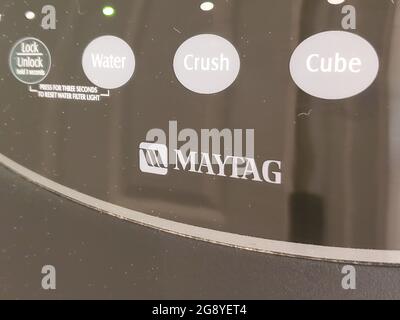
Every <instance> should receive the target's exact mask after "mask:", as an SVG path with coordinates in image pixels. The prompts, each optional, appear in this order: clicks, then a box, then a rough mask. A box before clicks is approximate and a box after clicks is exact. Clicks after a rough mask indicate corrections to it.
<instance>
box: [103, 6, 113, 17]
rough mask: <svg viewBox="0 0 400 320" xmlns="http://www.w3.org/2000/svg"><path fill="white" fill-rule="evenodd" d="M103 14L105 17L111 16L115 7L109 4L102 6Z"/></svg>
mask: <svg viewBox="0 0 400 320" xmlns="http://www.w3.org/2000/svg"><path fill="white" fill-rule="evenodd" d="M103 14H104V15H105V16H107V17H111V16H113V15H114V14H115V9H114V8H113V7H111V6H105V7H104V8H103Z"/></svg>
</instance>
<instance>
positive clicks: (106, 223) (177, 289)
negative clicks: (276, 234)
mask: <svg viewBox="0 0 400 320" xmlns="http://www.w3.org/2000/svg"><path fill="white" fill-rule="evenodd" d="M0 179H1V180H0V181H1V185H0V202H1V204H2V206H1V210H0V243H1V245H0V250H1V251H0V298H1V299H299V298H303V299H399V298H400V287H399V285H398V283H399V281H400V273H399V271H398V268H391V267H383V266H382V267H374V266H366V265H364V266H356V272H357V290H349V291H346V290H343V289H342V286H341V282H342V279H343V274H342V273H341V270H342V268H343V265H342V264H336V263H330V262H321V261H311V260H306V259H295V258H287V257H279V256H273V255H267V254H262V253H256V252H251V251H248V250H239V249H233V248H229V247H226V246H219V245H213V244H210V243H205V242H202V241H196V240H190V239H187V238H182V237H179V236H173V235H170V234H167V233H165V232H160V231H157V230H153V229H149V228H145V227H142V226H138V225H136V224H134V223H129V222H124V221H121V220H119V219H115V218H113V217H110V216H108V215H105V214H101V213H99V212H96V211H94V210H91V209H88V208H86V207H84V206H81V205H78V204H76V203H73V202H71V201H69V200H66V199H65V198H63V197H59V196H56V195H54V194H52V193H50V192H47V191H45V190H43V189H41V188H37V187H36V186H34V185H32V184H31V183H30V182H27V181H25V180H24V179H22V178H21V177H19V176H17V175H15V174H13V173H10V172H9V171H7V170H5V169H4V168H3V167H2V166H0ZM49 264H50V265H53V266H54V267H55V268H56V271H57V273H56V275H57V290H55V291H54V290H50V291H45V290H43V289H42V287H41V281H42V277H43V275H42V274H41V270H42V267H43V266H44V265H49Z"/></svg>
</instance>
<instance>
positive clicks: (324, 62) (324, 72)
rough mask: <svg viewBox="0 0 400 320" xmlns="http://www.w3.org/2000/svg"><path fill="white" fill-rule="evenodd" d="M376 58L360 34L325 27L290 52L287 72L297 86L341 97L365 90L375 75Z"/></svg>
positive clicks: (322, 95)
mask: <svg viewBox="0 0 400 320" xmlns="http://www.w3.org/2000/svg"><path fill="white" fill-rule="evenodd" d="M378 71H379V58H378V55H377V53H376V51H375V49H374V48H373V47H372V45H371V44H370V43H369V42H368V41H366V40H365V39H364V38H362V37H360V36H358V35H356V34H353V33H350V32H345V31H327V32H322V33H318V34H316V35H313V36H312V37H310V38H308V39H306V40H304V41H303V42H302V43H301V44H300V45H299V46H298V47H297V48H296V50H295V51H294V52H293V55H292V57H291V60H290V73H291V75H292V78H293V80H294V82H295V83H296V84H297V86H298V87H299V88H300V89H302V90H303V91H305V92H307V93H308V94H310V95H312V96H314V97H318V98H322V99H331V100H334V99H345V98H349V97H352V96H355V95H357V94H359V93H361V92H363V91H364V90H366V89H367V88H368V87H369V86H370V85H371V84H372V83H373V82H374V80H375V79H376V76H377V74H378Z"/></svg>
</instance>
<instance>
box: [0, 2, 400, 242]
mask: <svg viewBox="0 0 400 320" xmlns="http://www.w3.org/2000/svg"><path fill="white" fill-rule="evenodd" d="M49 3H52V4H54V5H55V6H56V8H57V16H58V23H57V30H52V31H44V30H43V29H42V28H41V27H40V22H39V21H38V20H34V21H27V20H26V19H25V17H24V12H25V11H26V10H28V9H31V10H34V11H36V12H40V9H41V7H42V6H43V5H44V4H49ZM113 3H114V4H115V7H116V9H117V15H116V16H115V17H113V18H106V17H104V16H103V15H102V13H101V7H102V4H101V2H99V1H72V0H71V1H65V0H62V1H61V0H60V1H54V0H53V1H42V0H35V1H6V0H1V1H0V13H3V17H2V20H1V22H0V59H1V63H0V152H1V153H2V154H4V155H6V156H7V157H9V158H11V159H13V160H15V161H16V162H18V163H20V164H22V165H24V166H26V167H28V168H30V169H32V170H34V171H35V172H38V173H40V174H42V175H44V176H46V177H48V178H50V179H52V180H54V181H56V182H59V183H61V184H63V185H66V186H69V187H71V188H73V189H76V190H78V191H81V192H83V193H86V194H89V195H92V196H95V197H98V198H101V199H103V200H107V201H110V202H112V203H115V204H118V205H121V206H125V207H128V208H131V209H135V210H139V211H142V212H145V213H148V214H151V215H157V216H160V217H164V218H167V219H172V220H175V221H180V222H184V223H188V224H193V225H197V226H203V227H207V228H212V229H217V230H223V231H227V232H232V233H239V234H245V235H251V236H257V237H262V238H267V239H274V240H285V241H293V242H301V243H311V244H320V245H328V246H344V247H354V248H367V249H400V236H399V234H400V233H399V230H400V217H399V213H398V212H399V203H398V200H397V199H398V193H399V190H400V189H399V188H400V176H399V174H398V173H397V172H398V165H399V158H400V132H399V130H398V129H397V128H398V127H399V124H400V117H399V111H398V105H399V98H400V97H399V96H398V92H399V90H398V85H399V84H400V64H399V62H398V57H399V51H400V43H399V40H398V39H400V37H399V34H400V27H399V22H400V16H399V5H398V4H397V3H393V2H392V1H383V0H362V1H361V0H359V1H347V3H349V4H353V5H355V6H356V8H357V30H355V31H354V32H355V33H357V34H359V35H361V36H363V37H364V38H365V39H367V40H368V41H369V42H370V43H371V44H372V45H373V46H374V47H375V49H376V51H377V53H378V55H379V57H380V63H381V66H380V72H379V75H378V78H377V80H376V81H375V82H374V84H373V85H372V86H371V87H370V88H369V89H368V90H366V91H365V92H363V93H361V94H359V95H357V96H355V97H353V98H349V99H345V100H336V101H327V100H322V99H317V98H313V97H311V96H309V95H307V94H306V93H304V92H302V91H301V90H299V89H298V88H297V87H296V85H295V84H294V83H293V81H292V79H291V77H290V74H289V71H288V64H289V59H290V56H291V54H292V52H293V50H294V49H295V48H296V46H297V45H298V44H299V43H300V42H301V41H303V40H304V39H306V38H307V37H309V36H311V35H313V34H315V33H318V32H321V31H326V30H340V29H341V19H342V17H343V16H342V14H341V6H332V5H329V4H328V3H327V2H326V1H321V0H304V1H300V0H269V1H265V0H252V1H245V0H235V1H233V0H232V1H222V0H217V1H215V3H216V6H215V9H214V10H213V11H212V12H202V11H200V10H199V4H200V2H199V1H185V0H169V1H162V0H143V1H137V0H135V1H122V0H115V1H114V2H113ZM201 33H214V34H218V35H221V36H223V37H225V38H226V39H228V40H229V41H231V42H232V43H233V44H234V46H235V47H236V48H237V50H238V51H239V53H240V56H241V63H242V65H241V71H240V74H239V77H238V79H237V80H236V81H235V83H234V84H233V85H232V86H231V87H230V88H228V89H227V90H225V91H224V92H222V93H219V94H215V95H198V94H195V93H192V92H190V91H188V90H187V89H185V88H184V87H183V86H182V85H181V84H180V83H179V82H178V81H177V79H176V77H175V75H174V72H173V68H172V61H173V57H174V54H175V51H176V49H177V48H178V47H179V46H180V44H181V43H182V42H183V41H185V40H186V39H187V38H189V37H191V36H194V35H197V34H201ZM105 34H112V35H116V36H119V37H121V38H123V39H124V40H125V41H127V42H128V43H129V44H130V45H131V46H132V48H133V50H134V52H135V55H136V63H137V65H136V72H135V75H134V77H133V78H132V80H131V81H130V82H129V83H128V84H127V85H126V86H124V87H123V88H121V89H118V90H113V91H112V92H111V97H110V98H107V99H102V101H100V102H85V103H82V102H72V101H61V100H44V99H39V98H37V96H36V95H35V94H32V93H29V92H28V86H27V85H24V84H22V83H20V82H18V81H17V80H16V79H15V78H14V77H13V76H12V75H11V73H10V70H9V67H8V56H9V52H10V49H11V47H12V46H13V44H14V43H15V42H16V41H18V40H19V39H21V38H24V37H27V36H33V37H36V38H38V39H41V40H42V41H43V42H44V43H46V45H47V46H48V48H49V49H50V51H51V54H52V61H53V64H52V69H51V71H50V74H49V76H48V77H47V78H46V80H45V81H44V83H59V84H76V85H90V82H89V81H88V80H87V78H86V77H85V75H84V73H83V71H82V66H81V57H82V53H83V50H84V49H85V47H86V46H87V44H88V43H89V42H90V41H92V40H93V39H94V38H96V37H98V36H101V35H105ZM171 120H176V121H178V127H179V129H184V128H193V129H196V130H200V129H201V128H209V129H212V128H219V129H223V128H232V129H233V128H237V129H247V128H249V129H253V128H254V129H255V151H256V154H255V157H256V159H261V160H265V159H279V160H281V161H282V162H283V168H282V172H283V184H282V185H269V184H261V183H254V182H250V181H241V180H234V179H226V178H222V177H210V176H207V175H198V174H190V173H184V174H182V173H179V172H173V171H171V172H170V173H169V174H168V175H167V176H154V175H147V174H143V173H141V172H140V170H139V168H138V161H139V157H138V149H139V144H140V143H141V142H143V141H144V140H145V136H146V133H147V132H148V130H150V129H152V128H162V129H165V130H167V129H168V121H171ZM110 232H111V231H110Z"/></svg>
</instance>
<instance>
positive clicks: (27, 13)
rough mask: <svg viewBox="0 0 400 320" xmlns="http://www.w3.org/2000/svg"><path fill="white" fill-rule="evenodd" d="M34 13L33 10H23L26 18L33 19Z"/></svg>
mask: <svg viewBox="0 0 400 320" xmlns="http://www.w3.org/2000/svg"><path fill="white" fill-rule="evenodd" d="M35 17H36V15H35V13H34V12H33V11H27V12H25V18H27V19H28V20H33V19H35Z"/></svg>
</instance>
